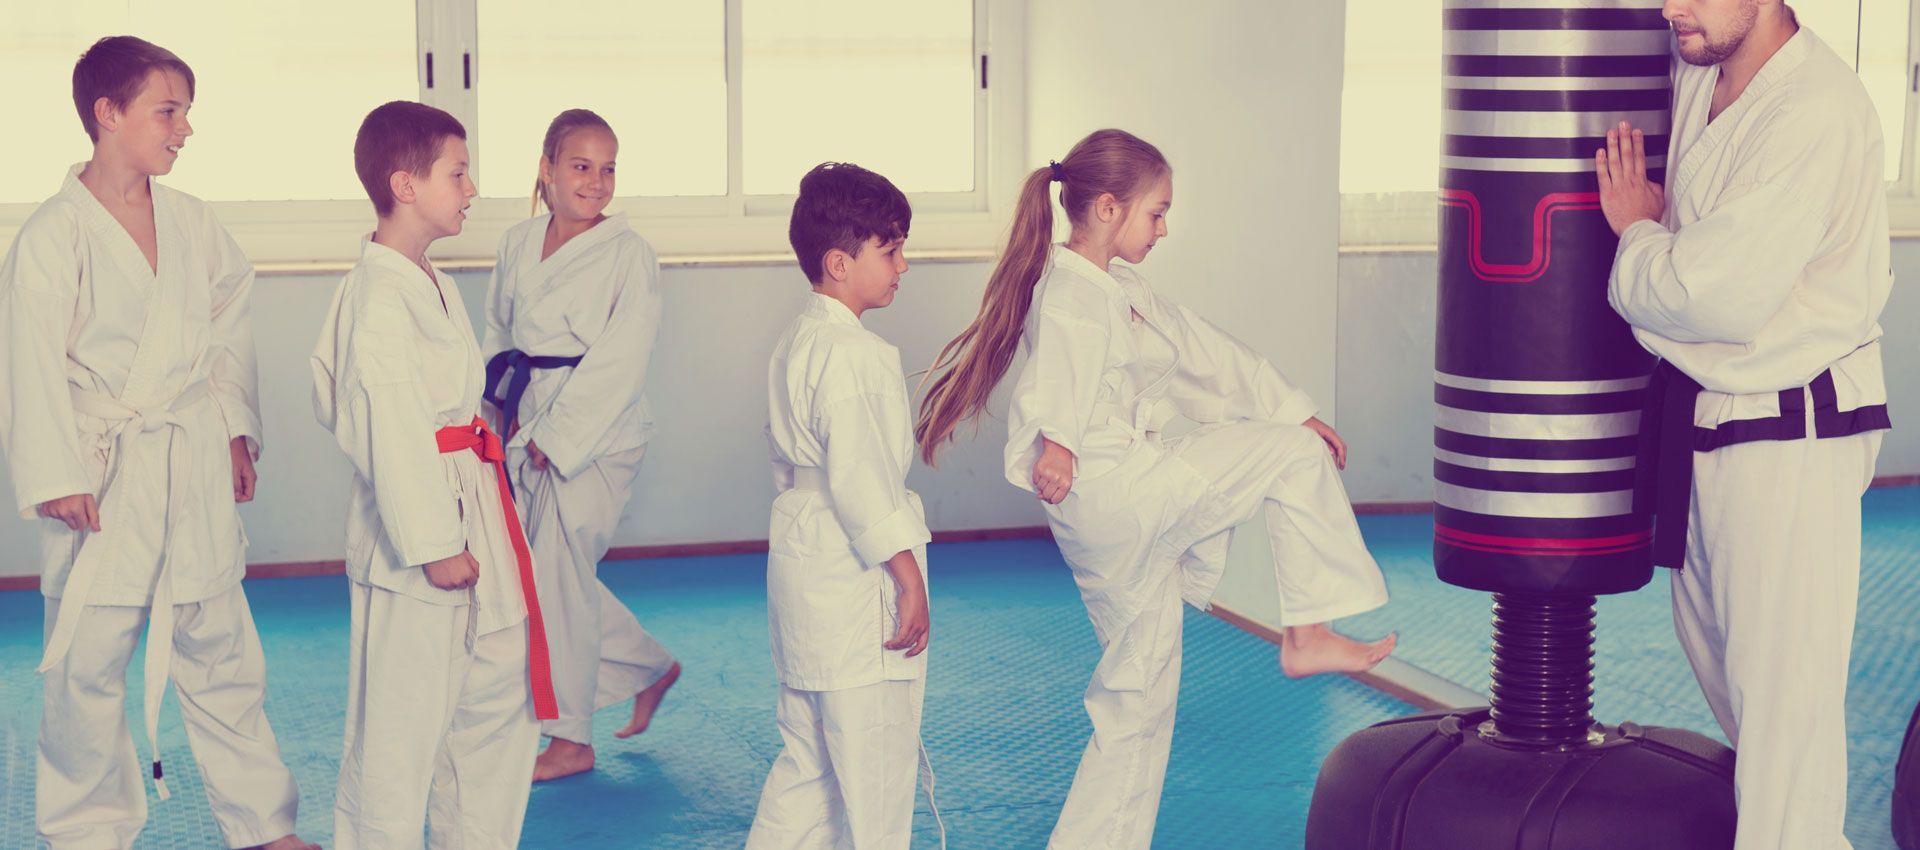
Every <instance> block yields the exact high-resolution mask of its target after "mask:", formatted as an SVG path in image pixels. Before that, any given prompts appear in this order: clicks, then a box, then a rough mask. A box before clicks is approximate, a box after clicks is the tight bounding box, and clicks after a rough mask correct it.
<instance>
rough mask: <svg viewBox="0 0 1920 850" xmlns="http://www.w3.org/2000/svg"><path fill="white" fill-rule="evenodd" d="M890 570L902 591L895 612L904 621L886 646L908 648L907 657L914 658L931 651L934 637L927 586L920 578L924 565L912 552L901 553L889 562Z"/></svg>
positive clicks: (897, 596) (896, 601) (896, 597)
mask: <svg viewBox="0 0 1920 850" xmlns="http://www.w3.org/2000/svg"><path fill="white" fill-rule="evenodd" d="M887 571H888V572H891V573H893V582H894V585H895V586H896V587H898V588H900V591H899V593H898V594H897V595H896V596H895V597H894V602H895V605H894V609H895V611H896V612H897V613H898V615H899V617H900V622H899V625H898V626H897V627H896V628H895V629H894V631H893V639H892V640H889V641H887V642H886V643H885V644H884V646H885V647H886V648H887V649H904V650H906V651H907V657H908V658H912V657H914V656H916V655H919V654H920V653H922V652H926V651H927V641H928V639H929V638H930V636H931V635H930V623H929V619H930V618H929V615H928V613H927V584H926V582H925V581H923V580H921V578H920V564H919V562H917V561H915V560H914V557H913V553H912V552H901V553H900V554H898V555H895V556H893V557H892V558H891V559H889V560H888V561H887Z"/></svg>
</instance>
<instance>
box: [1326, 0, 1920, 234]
mask: <svg viewBox="0 0 1920 850" xmlns="http://www.w3.org/2000/svg"><path fill="white" fill-rule="evenodd" d="M1915 2H1916V0H1795V2H1794V3H1793V4H1792V6H1793V8H1794V10H1795V12H1796V13H1797V14H1798V15H1799V19H1800V22H1801V23H1802V24H1804V25H1806V26H1807V27H1808V28H1809V29H1811V30H1813V31H1814V32H1815V33H1816V34H1818V35H1819V36H1820V38H1821V40H1823V41H1825V42H1826V43H1827V44H1828V45H1829V46H1831V47H1832V48H1833V49H1834V51H1835V52H1836V53H1839V54H1840V56H1841V57H1842V58H1844V59H1846V60H1847V61H1848V62H1850V63H1852V64H1853V66H1854V68H1855V70H1857V71H1858V72H1859V73H1860V77H1861V81H1862V82H1863V83H1864V84H1865V85H1866V88H1867V93H1868V94H1869V96H1871V97H1872V99H1873V103H1874V107H1875V109H1876V111H1878V113H1879V116H1880V121H1881V126H1882V133H1883V135H1884V137H1885V139H1886V154H1887V160H1886V174H1887V180H1888V182H1889V183H1890V184H1893V186H1892V190H1891V191H1892V193H1893V195H1894V197H1895V198H1896V199H1900V198H1906V197H1911V196H1913V195H1915V194H1916V193H1915V192H1914V190H1913V188H1912V187H1913V186H1914V185H1915V180H1914V171H1915V168H1914V165H1913V163H1911V162H1910V160H1909V156H1910V154H1909V153H1908V150H1907V149H1908V147H1909V146H1908V145H1907V144H1906V141H1907V132H1906V128H1907V125H1908V113H1909V100H1910V99H1911V97H1912V91H1911V88H1910V86H1909V85H1908V83H1909V80H1908V77H1907V74H1908V69H1909V65H1910V52H1911V51H1910V45H1909V43H1908V33H1909V26H1910V21H1909V15H1910V14H1911V11H1912V7H1913V6H1914V5H1915ZM1442 5H1443V4H1439V3H1433V2H1430V0H1348V2H1347V30H1346V76H1345V82H1344V87H1343V90H1342V92H1341V128H1340V191H1341V194H1342V196H1343V197H1342V219H1341V239H1342V241H1343V242H1344V243H1347V244H1367V243H1427V242H1431V241H1432V240H1433V195H1432V193H1433V192H1435V191H1436V189H1437V188H1438V187H1437V185H1436V184H1437V182H1438V179H1439V174H1440V89H1441V87H1442V85H1443V84H1442V83H1441V82H1440V81H1441V80H1442V79H1443V77H1442V74H1441V69H1440V41H1441V26H1440V12H1441V6H1442ZM1410 140H1411V141H1410ZM1916 223H1920V222H1916Z"/></svg>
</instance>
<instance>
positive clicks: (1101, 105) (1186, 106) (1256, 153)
mask: <svg viewBox="0 0 1920 850" xmlns="http://www.w3.org/2000/svg"><path fill="white" fill-rule="evenodd" d="M1344 15H1345V9H1344V4H1342V3H1167V2H1157V1H1156V0H1040V2H1034V3H1032V4H1031V5H1030V6H1029V9H1028V20H1027V39H1028V50H1027V72H1028V87H1027V115H1028V119H1027V120H1028V124H1027V148H1028V152H1029V159H1031V160H1032V162H1031V164H1032V165H1035V166H1038V165H1043V164H1045V163H1046V161H1047V160H1048V159H1057V158H1059V157H1062V156H1065V155H1066V151H1067V148H1068V147H1070V146H1071V145H1072V144H1073V143H1074V142H1075V141H1077V140H1078V139H1079V138H1080V137H1082V136H1084V135H1086V134H1087V133H1088V132H1089V131H1092V130H1096V129H1099V128H1101V127H1119V128H1121V129H1125V130H1128V131H1131V132H1133V133H1135V134H1138V135H1140V136H1141V137H1143V138H1145V139H1146V140H1147V141H1150V142H1152V143H1154V144H1155V145H1157V146H1158V147H1159V148H1160V150H1161V151H1162V152H1163V153H1165V154H1166V155H1167V158H1168V159H1169V160H1170V161H1171V162H1172V163H1173V169H1174V188H1173V208H1172V211H1171V213H1170V214H1169V216H1168V227H1169V230H1170V231H1171V232H1170V235H1169V236H1168V238H1167V239H1166V240H1164V241H1162V242H1161V244H1160V247H1158V248H1156V249H1155V250H1154V253H1153V255H1152V256H1151V257H1150V258H1149V259H1148V260H1147V261H1146V263H1145V264H1144V265H1143V266H1142V271H1143V272H1144V273H1145V274H1146V276H1147V278H1148V280H1150V281H1151V282H1152V283H1153V285H1154V286H1155V288H1156V289H1158V290H1159V291H1162V292H1164V293H1166V294H1168V295H1170V296H1172V297H1174V298H1176V299H1178V300H1180V301H1181V302H1183V303H1185V304H1187V305H1189V306H1191V307H1193V308H1194V309H1196V310H1198V311H1199V312H1200V313H1201V314H1202V315H1205V316H1207V317H1209V318H1211V319H1213V320H1214V321H1216V322H1218V323H1220V324H1221V325H1223V326H1225V327H1226V329H1227V330H1228V331H1230V332H1232V333H1233V334H1235V335H1237V336H1239V337H1241V338H1242V339H1245V340H1246V341H1247V342H1249V343H1250V344H1252V345H1253V346H1254V347H1255V348H1257V349H1259V350H1260V351H1261V352H1262V353H1264V354H1266V355H1267V356H1268V357H1270V358H1272V359H1273V360H1274V362H1276V363H1278V364H1279V365H1280V366H1281V369H1282V370H1283V371H1285V372H1286V373H1287V375H1288V376H1289V377H1290V378H1292V379H1293V380H1294V381H1295V382H1296V383H1298V384H1300V385H1301V386H1302V387H1304V388H1305V389H1306V390H1307V391H1308V392H1309V393H1311V394H1312V395H1313V396H1314V398H1315V399H1316V400H1318V401H1319V402H1320V405H1321V408H1322V411H1323V416H1324V417H1325V418H1327V419H1328V421H1332V418H1333V411H1334V405H1335V380H1334V378H1335V375H1334V342H1335V339H1334V328H1335V310H1336V301H1337V299H1336V295H1337V293H1336V290H1335V278H1336V267H1335V259H1336V246H1337V239H1338V232H1337V230H1338V219H1339V194H1338V193H1339V186H1338V183H1337V179H1338V174H1339V168H1337V167H1336V163H1337V162H1338V157H1339V130H1340V73H1341V63H1340V57H1341V45H1342V43H1343V41H1342V39H1343V32H1344V30H1343V24H1344ZM1246 530H1247V531H1257V526H1256V527H1255V528H1250V529H1246ZM1274 593H1275V591H1274V579H1273V573H1272V569H1271V567H1270V566H1269V562H1268V560H1267V557H1266V541H1265V539H1264V536H1263V535H1261V534H1259V533H1252V534H1247V533H1243V534H1240V535H1239V539H1238V540H1236V542H1235V545H1234V551H1233V556H1232V559H1231V567H1230V568H1229V570H1228V574H1227V577H1226V579H1225V580H1224V582H1223V583H1222V585H1221V589H1220V594H1219V597H1218V598H1219V601H1220V603H1221V604H1223V605H1226V606H1228V607H1230V608H1233V609H1234V610H1236V611H1239V612H1241V613H1244V614H1248V615H1250V616H1253V617H1255V618H1257V619H1260V620H1262V621H1264V622H1267V623H1273V622H1276V621H1277V619H1278V616H1279V605H1278V602H1277V600H1276V599H1275V596H1274Z"/></svg>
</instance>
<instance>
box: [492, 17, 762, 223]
mask: <svg viewBox="0 0 1920 850" xmlns="http://www.w3.org/2000/svg"><path fill="white" fill-rule="evenodd" d="M477 12H478V15H479V34H480V43H479V53H480V64H479V68H480V70H479V74H478V79H477V80H476V85H477V86H478V88H479V100H480V102H479V109H480V133H479V136H480V138H479V140H478V144H477V147H478V148H479V151H478V156H479V163H478V166H477V167H476V169H475V172H474V176H475V178H476V179H477V180H478V181H479V184H480V192H481V194H483V195H486V196H488V197H522V196H525V197H528V198H531V197H532V193H533V183H534V181H535V175H536V174H537V171H536V168H537V166H538V162H539V157H540V142H541V139H542V137H543V136H545V135H546V131H547V124H548V122H550V121H552V120H553V117H554V116H555V115H558V114H560V112H561V111H562V110H566V109H573V108H585V109H591V110H593V111H594V112H597V113H599V114H600V116H601V117H602V118H605V119H607V123H609V124H611V125H613V130H614V133H615V135H617V136H618V137H619V138H620V159H619V162H620V172H619V174H620V185H619V188H618V192H619V194H621V195H724V194H726V193H727V81H726V15H725V6H724V4H721V3H718V2H700V3H689V2H684V0H541V2H537V3H529V2H526V0H479V2H478V9H477Z"/></svg>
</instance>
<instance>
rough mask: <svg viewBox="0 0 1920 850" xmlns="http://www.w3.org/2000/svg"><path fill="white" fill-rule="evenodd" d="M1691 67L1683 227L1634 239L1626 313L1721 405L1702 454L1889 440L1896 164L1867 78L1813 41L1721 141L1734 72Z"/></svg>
mask: <svg viewBox="0 0 1920 850" xmlns="http://www.w3.org/2000/svg"><path fill="white" fill-rule="evenodd" d="M1675 64H1676V68H1677V70H1676V72H1675V78H1674V105H1673V137H1672V141H1671V143H1670V152H1669V154H1668V156H1667V162H1668V163H1669V167H1668V169H1667V178H1666V179H1667V186H1666V189H1667V192H1666V197H1667V209H1666V213H1665V215H1664V216H1662V219H1661V220H1660V221H1657V222H1656V221H1651V220H1646V221H1639V222H1636V223H1634V224H1633V225H1632V226H1630V227H1628V228H1627V229H1626V231H1625V232H1624V233H1622V234H1621V238H1620V247H1619V250H1618V252H1617V253H1616V254H1615V257H1614V266H1613V274H1612V279H1611V281H1610V283H1609V287H1608V300H1609V302H1610V303H1611V304H1612V305H1613V308H1614V310H1616V311H1617V312H1619V314H1620V315H1621V316H1622V317H1624V318H1625V319H1626V320H1627V323H1628V324H1630V325H1632V326H1633V328H1634V336H1635V337H1636V338H1637V339H1638V340H1639V341H1640V344H1641V345H1642V346H1644V347H1646V349H1647V350H1648V351H1651V352H1653V353H1654V354H1655V355H1658V356H1659V357H1660V358H1662V359H1664V360H1666V361H1667V362H1669V363H1671V364H1672V365H1673V366H1675V367H1677V368H1679V369H1680V371H1682V372H1685V373H1686V374H1687V375H1689V376H1691V377H1692V378H1693V379H1694V380H1696V381H1698V382H1699V383H1700V384H1701V385H1702V386H1704V387H1705V388H1706V391H1705V392H1702V393H1701V394H1700V396H1699V399H1698V401H1697V402H1696V406H1695V409H1694V424H1695V427H1696V428H1697V429H1700V430H1699V431H1698V435H1697V439H1696V447H1697V448H1700V449H1702V450H1706V449H1711V448H1717V447H1719V446H1722V445H1727V444H1729V443H1737V442H1745V441H1748V440H1756V439H1791V438H1796V437H1799V436H1820V437H1837V436H1846V435H1848V434H1854V433H1860V432H1862V431H1868V430H1874V429H1877V428H1885V427H1887V414H1886V406H1885V405H1886V400H1887V390H1886V382H1885V379H1884V377H1883V375H1882V370H1881V362H1880V344H1879V339H1880V334H1881V331H1880V324H1879V318H1880V312H1881V310H1882V308H1884V307H1885V306H1886V303H1887V296H1888V294H1889V292H1890V291H1891V289H1892V284H1893V273H1892V267H1891V265H1890V260H1889V246H1888V236H1887V204H1886V186H1885V185H1884V183H1883V182H1882V173H1881V172H1882V164H1883V163H1884V161H1885V160H1884V153H1883V150H1882V147H1881V145H1882V141H1881V138H1880V122H1879V119H1878V118H1877V117H1876V116H1875V114H1874V110H1873V104H1872V102H1871V101H1870V100H1868V98H1867V95H1866V92H1865V90H1864V89H1862V88H1861V86H1860V81H1859V79H1858V77H1857V76H1856V75H1855V74H1854V72H1853V69H1851V68H1849V67H1848V66H1847V64H1846V62H1845V61H1843V60H1842V59H1841V58H1840V57H1839V56H1838V55H1836V54H1835V53H1834V52H1833V50H1832V49H1831V48H1829V47H1828V46H1827V45H1826V43H1825V42H1822V41H1821V40H1820V39H1819V38H1817V37H1815V36H1814V34H1813V31H1812V30H1810V29H1808V28H1806V27H1805V26H1802V27H1801V28H1800V31H1799V32H1798V33H1796V34H1794V36H1793V37H1792V38H1791V39H1788V41H1787V43H1786V44H1785V45H1783V46H1782V47H1781V48H1780V50H1779V51H1778V52H1777V53H1775V54H1774V55H1773V57H1772V58H1771V59H1769V60H1767V64H1766V65H1765V66H1763V67H1762V68H1761V69H1760V72H1759V73H1758V74H1756V75H1755V76H1754V78H1753V81H1752V82H1751V83H1748V85H1747V88H1746V91H1744V92H1742V93H1741V95H1740V97H1739V98H1738V99H1737V100H1735V101H1734V102H1733V103H1732V104H1731V105H1729V106H1728V107H1727V108H1726V110H1725V111H1723V112H1722V113H1721V114H1720V116H1719V117H1718V118H1715V119H1714V120H1713V121H1712V123H1708V121H1707V114H1708V110H1709V108H1710V105H1711V102H1712V98H1713V86H1714V82H1715V80H1717V79H1718V78H1719V68H1718V66H1707V67H1701V66H1695V65H1690V64H1687V63H1684V62H1676V63H1675ZM1802 388H1806V389H1804V390H1803V389H1802ZM1809 403H1810V404H1811V406H1812V407H1813V408H1814V410H1815V431H1816V434H1814V435H1806V434H1805V421H1804V420H1805V416H1804V411H1805V409H1806V408H1805V407H1803V406H1801V405H1805V404H1809Z"/></svg>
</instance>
